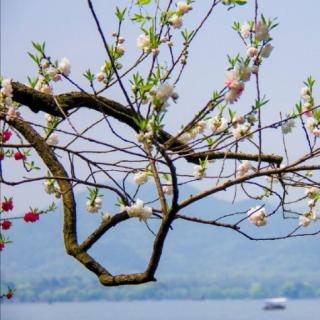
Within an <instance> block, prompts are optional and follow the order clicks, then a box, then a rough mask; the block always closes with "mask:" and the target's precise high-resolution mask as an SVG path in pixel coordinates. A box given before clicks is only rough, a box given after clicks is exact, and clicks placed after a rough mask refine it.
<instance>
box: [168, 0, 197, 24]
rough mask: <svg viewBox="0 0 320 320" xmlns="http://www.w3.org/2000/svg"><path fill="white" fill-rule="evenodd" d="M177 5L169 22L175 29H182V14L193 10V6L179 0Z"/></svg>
mask: <svg viewBox="0 0 320 320" xmlns="http://www.w3.org/2000/svg"><path fill="white" fill-rule="evenodd" d="M176 6H177V9H176V11H175V12H173V14H172V15H171V17H170V18H169V20H168V22H169V24H170V25H171V26H172V27H173V28H174V29H180V28H181V27H182V25H183V20H182V16H183V15H184V14H186V13H188V12H189V11H190V10H192V6H191V5H190V4H187V3H185V2H183V1H179V2H178V3H177V4H176Z"/></svg>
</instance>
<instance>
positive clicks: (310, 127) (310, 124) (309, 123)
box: [307, 118, 318, 132]
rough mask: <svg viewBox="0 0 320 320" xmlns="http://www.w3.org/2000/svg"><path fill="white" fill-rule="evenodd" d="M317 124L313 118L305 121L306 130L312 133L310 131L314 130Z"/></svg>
mask: <svg viewBox="0 0 320 320" xmlns="http://www.w3.org/2000/svg"><path fill="white" fill-rule="evenodd" d="M317 124H318V121H317V120H316V119H314V118H309V119H308V120H307V128H308V130H309V131H310V132H312V131H313V130H314V129H315V128H316V126H317Z"/></svg>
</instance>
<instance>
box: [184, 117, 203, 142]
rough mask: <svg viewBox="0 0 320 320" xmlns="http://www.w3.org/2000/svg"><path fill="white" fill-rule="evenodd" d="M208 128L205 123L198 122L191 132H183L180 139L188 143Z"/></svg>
mask: <svg viewBox="0 0 320 320" xmlns="http://www.w3.org/2000/svg"><path fill="white" fill-rule="evenodd" d="M206 127H207V123H206V122H205V121H202V120H201V121H198V122H197V123H196V124H195V125H194V126H193V127H192V128H191V129H190V130H188V131H186V132H183V133H182V134H181V135H180V137H179V139H180V141H181V142H183V143H188V142H189V141H191V140H193V139H195V138H196V137H197V135H198V134H202V133H203V132H204V131H205V129H206Z"/></svg>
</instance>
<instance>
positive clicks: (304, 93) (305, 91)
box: [300, 87, 310, 97]
mask: <svg viewBox="0 0 320 320" xmlns="http://www.w3.org/2000/svg"><path fill="white" fill-rule="evenodd" d="M300 95H301V97H304V96H309V95H310V89H309V88H308V87H303V88H301V90H300Z"/></svg>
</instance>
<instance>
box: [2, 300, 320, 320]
mask: <svg viewBox="0 0 320 320" xmlns="http://www.w3.org/2000/svg"><path fill="white" fill-rule="evenodd" d="M263 305H264V302H263V301H261V300H222V301H220V300H219V301H218V300H204V301H188V300H182V301H176V300H173V301H172V300H171V301H121V302H102V301H98V302H72V303H53V304H46V303H32V304H31V303H25V304H20V303H19V304H18V303H6V304H3V305H1V320H26V319H27V320H105V319H110V320H319V319H320V301H319V300H294V301H288V303H287V308H286V309H285V310H274V311H264V310H262V307H263Z"/></svg>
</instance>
